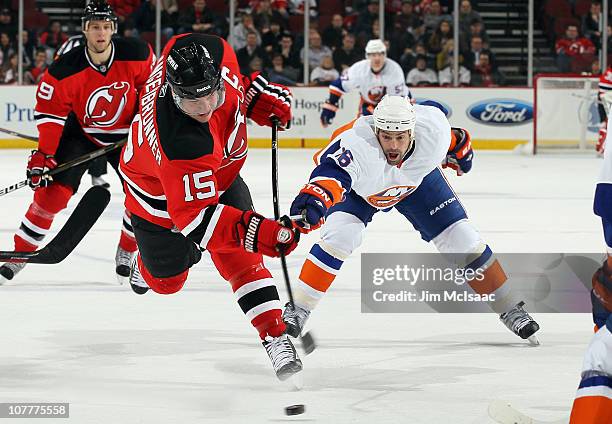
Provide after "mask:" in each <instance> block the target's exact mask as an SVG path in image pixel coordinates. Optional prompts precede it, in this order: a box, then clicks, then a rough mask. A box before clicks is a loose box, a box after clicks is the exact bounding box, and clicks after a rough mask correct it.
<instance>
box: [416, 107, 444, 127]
mask: <svg viewBox="0 0 612 424" xmlns="http://www.w3.org/2000/svg"><path fill="white" fill-rule="evenodd" d="M414 111H415V113H416V118H417V126H418V125H419V124H420V125H421V126H427V127H431V128H435V129H440V128H446V127H448V128H450V124H449V123H448V119H446V115H444V112H442V111H441V110H440V109H438V108H437V107H435V106H425V105H414Z"/></svg>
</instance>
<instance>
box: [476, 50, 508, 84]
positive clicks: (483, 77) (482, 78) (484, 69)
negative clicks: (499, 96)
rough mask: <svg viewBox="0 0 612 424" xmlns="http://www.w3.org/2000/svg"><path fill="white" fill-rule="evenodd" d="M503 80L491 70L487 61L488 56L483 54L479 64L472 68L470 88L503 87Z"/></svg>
mask: <svg viewBox="0 0 612 424" xmlns="http://www.w3.org/2000/svg"><path fill="white" fill-rule="evenodd" d="M504 83H505V78H504V76H503V75H502V74H501V73H500V72H499V71H498V70H495V69H493V67H492V66H491V63H490V60H489V54H488V53H486V52H484V53H482V54H481V55H480V63H479V64H478V65H477V66H475V67H474V71H473V72H472V86H474V87H498V86H500V85H504Z"/></svg>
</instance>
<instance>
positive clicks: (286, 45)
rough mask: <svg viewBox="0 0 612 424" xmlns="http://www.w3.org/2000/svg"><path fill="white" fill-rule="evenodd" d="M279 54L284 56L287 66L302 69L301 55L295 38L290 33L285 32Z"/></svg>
mask: <svg viewBox="0 0 612 424" xmlns="http://www.w3.org/2000/svg"><path fill="white" fill-rule="evenodd" d="M279 53H280V54H281V55H282V56H283V60H284V61H285V66H290V67H292V68H295V69H301V67H302V64H301V61H300V54H299V53H298V51H297V49H296V48H295V46H294V44H293V36H292V35H291V33H290V32H283V35H282V37H281V42H280V49H279Z"/></svg>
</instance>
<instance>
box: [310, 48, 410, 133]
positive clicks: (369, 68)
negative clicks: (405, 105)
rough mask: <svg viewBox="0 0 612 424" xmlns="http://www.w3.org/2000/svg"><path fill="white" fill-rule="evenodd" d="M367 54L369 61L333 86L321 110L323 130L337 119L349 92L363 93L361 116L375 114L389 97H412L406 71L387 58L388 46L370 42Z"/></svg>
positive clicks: (365, 60)
mask: <svg viewBox="0 0 612 424" xmlns="http://www.w3.org/2000/svg"><path fill="white" fill-rule="evenodd" d="M365 52H366V58H365V59H363V60H360V61H359V62H357V63H354V64H353V65H352V66H351V67H350V68H348V69H347V70H345V71H344V72H343V73H342V76H341V77H340V78H338V79H337V80H335V81H333V82H332V83H331V84H330V85H329V98H328V100H327V101H326V102H325V103H324V104H323V110H322V111H321V124H322V125H323V127H327V126H328V125H330V124H331V123H332V121H333V120H334V118H335V117H336V112H337V111H338V102H339V100H340V97H342V95H343V94H344V93H346V92H349V91H352V90H355V89H357V90H359V94H360V95H361V101H360V104H359V112H358V114H357V116H366V115H371V114H372V111H373V110H374V108H375V107H376V105H377V104H378V102H380V99H382V98H383V96H384V95H385V94H391V95H398V96H409V97H410V91H409V90H408V87H407V86H406V78H405V77H404V71H402V67H401V66H400V65H399V64H398V63H397V62H395V61H394V60H393V59H389V58H388V57H387V48H386V46H385V43H383V42H382V40H370V41H368V44H367V45H366V48H365Z"/></svg>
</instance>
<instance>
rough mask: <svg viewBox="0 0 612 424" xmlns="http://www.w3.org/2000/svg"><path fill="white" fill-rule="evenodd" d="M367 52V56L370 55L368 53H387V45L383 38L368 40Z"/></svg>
mask: <svg viewBox="0 0 612 424" xmlns="http://www.w3.org/2000/svg"><path fill="white" fill-rule="evenodd" d="M365 53H366V57H368V55H369V54H371V53H382V54H385V55H386V54H387V46H385V43H384V42H383V41H382V40H378V39H376V40H370V41H368V44H366V48H365Z"/></svg>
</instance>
